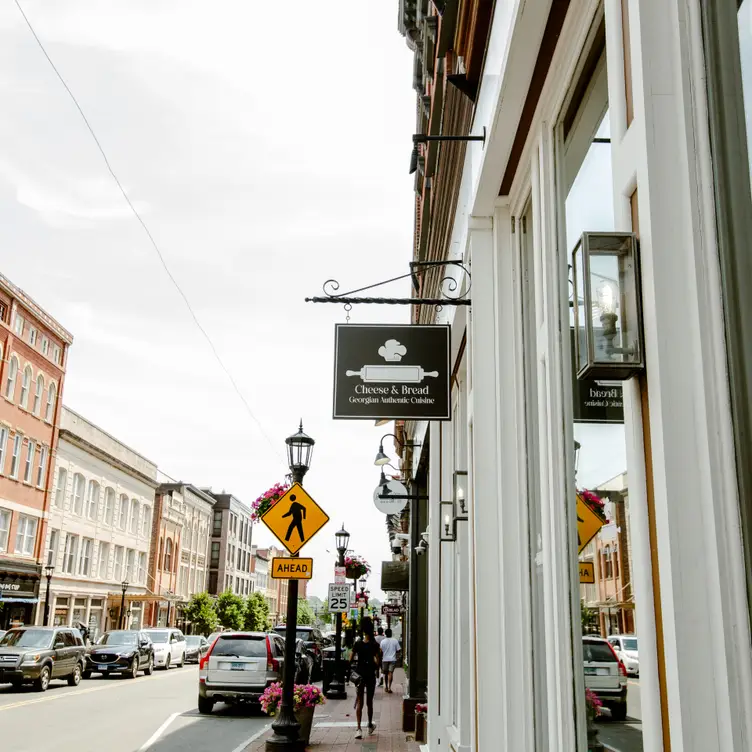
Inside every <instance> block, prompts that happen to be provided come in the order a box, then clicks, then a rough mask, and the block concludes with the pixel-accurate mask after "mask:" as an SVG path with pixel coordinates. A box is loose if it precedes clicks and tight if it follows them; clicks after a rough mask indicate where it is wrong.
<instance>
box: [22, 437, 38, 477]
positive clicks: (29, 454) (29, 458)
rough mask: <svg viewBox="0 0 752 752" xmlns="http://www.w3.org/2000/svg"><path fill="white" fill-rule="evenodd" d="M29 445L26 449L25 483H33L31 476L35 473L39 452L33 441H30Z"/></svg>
mask: <svg viewBox="0 0 752 752" xmlns="http://www.w3.org/2000/svg"><path fill="white" fill-rule="evenodd" d="M27 444H28V446H27V448H26V462H25V463H24V474H23V481H24V483H31V476H32V474H33V472H34V459H35V456H36V452H37V445H36V442H35V441H33V440H32V439H29V440H28V442H27Z"/></svg>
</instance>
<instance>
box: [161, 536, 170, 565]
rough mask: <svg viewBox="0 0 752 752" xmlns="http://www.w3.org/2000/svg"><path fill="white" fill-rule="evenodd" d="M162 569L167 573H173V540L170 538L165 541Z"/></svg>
mask: <svg viewBox="0 0 752 752" xmlns="http://www.w3.org/2000/svg"><path fill="white" fill-rule="evenodd" d="M162 569H164V570H165V572H172V538H168V539H167V540H166V541H165V550H164V566H163V567H162Z"/></svg>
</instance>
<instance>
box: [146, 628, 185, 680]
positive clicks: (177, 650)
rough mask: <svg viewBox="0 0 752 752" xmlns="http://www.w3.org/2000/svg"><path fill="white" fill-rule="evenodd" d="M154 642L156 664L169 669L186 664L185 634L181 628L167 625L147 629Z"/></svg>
mask: <svg viewBox="0 0 752 752" xmlns="http://www.w3.org/2000/svg"><path fill="white" fill-rule="evenodd" d="M144 631H145V632H146V634H148V635H149V639H150V640H151V641H152V643H153V644H154V666H155V667H156V668H163V669H165V670H167V669H168V668H170V666H177V667H178V668H182V667H183V666H184V665H185V636H184V635H183V633H182V632H181V631H180V630H179V629H171V628H167V627H162V628H157V629H145V630H144Z"/></svg>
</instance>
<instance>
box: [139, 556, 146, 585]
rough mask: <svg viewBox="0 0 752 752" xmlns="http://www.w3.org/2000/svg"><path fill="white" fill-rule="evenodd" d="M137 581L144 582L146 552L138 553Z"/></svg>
mask: <svg viewBox="0 0 752 752" xmlns="http://www.w3.org/2000/svg"><path fill="white" fill-rule="evenodd" d="M138 582H139V583H140V584H142V585H143V584H144V583H145V582H146V553H145V552H144V551H139V554H138Z"/></svg>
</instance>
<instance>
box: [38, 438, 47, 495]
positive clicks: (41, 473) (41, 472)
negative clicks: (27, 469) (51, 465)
mask: <svg viewBox="0 0 752 752" xmlns="http://www.w3.org/2000/svg"><path fill="white" fill-rule="evenodd" d="M49 454H50V448H49V447H47V446H45V445H44V444H42V448H41V450H40V451H39V465H37V488H45V487H46V486H47V459H48V457H49Z"/></svg>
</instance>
